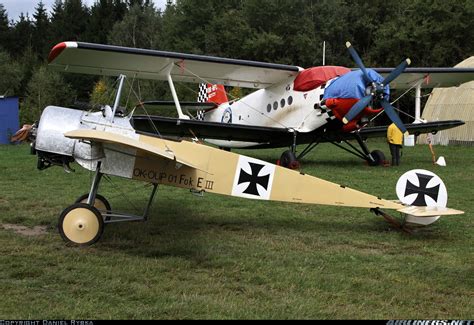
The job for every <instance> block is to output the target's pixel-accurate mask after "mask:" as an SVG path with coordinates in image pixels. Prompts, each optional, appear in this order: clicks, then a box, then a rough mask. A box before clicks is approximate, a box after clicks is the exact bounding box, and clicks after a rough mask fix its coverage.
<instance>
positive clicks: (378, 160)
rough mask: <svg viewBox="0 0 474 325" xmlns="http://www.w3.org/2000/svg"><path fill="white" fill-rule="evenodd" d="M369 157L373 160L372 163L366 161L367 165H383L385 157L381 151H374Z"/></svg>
mask: <svg viewBox="0 0 474 325" xmlns="http://www.w3.org/2000/svg"><path fill="white" fill-rule="evenodd" d="M370 155H371V156H372V158H374V161H371V160H370V159H368V160H367V161H368V163H369V166H380V165H383V163H384V161H385V155H384V153H383V152H382V151H380V150H374V151H372V152H371V153H370Z"/></svg>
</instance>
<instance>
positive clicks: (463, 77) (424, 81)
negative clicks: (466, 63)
mask: <svg viewBox="0 0 474 325" xmlns="http://www.w3.org/2000/svg"><path fill="white" fill-rule="evenodd" d="M374 70H375V71H377V72H378V73H380V74H381V75H382V76H383V77H386V76H388V74H389V73H390V72H391V71H392V70H393V68H375V69H374ZM472 80H474V68H406V69H405V71H404V72H403V73H402V74H401V75H400V76H398V77H397V79H395V80H394V81H392V82H391V83H390V88H391V89H409V88H412V87H413V86H414V85H416V84H417V83H420V85H421V88H438V87H457V86H459V85H461V84H463V83H465V82H468V81H472Z"/></svg>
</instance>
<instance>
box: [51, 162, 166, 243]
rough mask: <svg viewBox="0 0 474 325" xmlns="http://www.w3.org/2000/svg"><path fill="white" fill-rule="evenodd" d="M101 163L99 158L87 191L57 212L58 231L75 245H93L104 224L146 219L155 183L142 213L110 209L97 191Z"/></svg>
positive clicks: (68, 241) (153, 194) (154, 191)
mask: <svg viewBox="0 0 474 325" xmlns="http://www.w3.org/2000/svg"><path fill="white" fill-rule="evenodd" d="M100 165H101V164H100V162H98V163H97V168H96V172H95V176H94V179H93V181H92V185H91V189H90V192H89V193H88V194H84V195H82V196H80V197H79V198H78V199H77V200H76V203H74V204H73V205H71V206H69V207H67V208H66V209H65V210H64V211H63V212H62V213H61V215H60V216H59V222H58V230H59V234H60V235H61V237H62V238H63V239H64V241H65V242H67V243H70V244H73V245H77V246H88V245H92V244H94V243H95V242H97V241H98V240H99V239H100V237H101V236H102V233H103V232H104V227H105V225H106V224H109V223H115V222H124V221H146V220H147V219H148V211H149V209H150V207H151V205H152V203H153V199H154V197H155V194H156V192H157V189H158V184H153V189H152V192H151V195H150V198H149V200H148V204H147V206H146V207H145V210H144V212H143V216H133V215H129V214H123V213H118V212H113V211H112V210H111V207H110V203H109V202H108V201H107V199H106V198H105V197H103V196H102V195H100V194H97V191H98V189H99V184H100V180H101V179H102V173H101V172H100Z"/></svg>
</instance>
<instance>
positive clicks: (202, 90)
mask: <svg viewBox="0 0 474 325" xmlns="http://www.w3.org/2000/svg"><path fill="white" fill-rule="evenodd" d="M197 101H198V102H199V103H214V104H217V105H220V104H222V103H227V102H228V101H229V100H228V99H227V94H226V92H225V88H224V86H223V85H213V84H204V83H202V84H200V85H199V95H198V99H197Z"/></svg>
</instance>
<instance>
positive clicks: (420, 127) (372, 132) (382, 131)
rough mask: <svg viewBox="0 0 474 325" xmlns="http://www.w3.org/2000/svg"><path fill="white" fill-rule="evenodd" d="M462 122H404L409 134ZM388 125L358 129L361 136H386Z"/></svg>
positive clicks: (348, 135)
mask: <svg viewBox="0 0 474 325" xmlns="http://www.w3.org/2000/svg"><path fill="white" fill-rule="evenodd" d="M463 124H464V122H463V121H460V120H447V121H435V122H427V123H418V124H405V127H406V128H407V130H408V132H409V133H410V134H415V135H419V134H425V133H436V132H438V131H442V130H447V129H451V128H454V127H457V126H461V125H463ZM387 128H388V125H385V126H374V127H366V128H363V129H361V130H360V131H359V134H360V135H361V136H362V138H382V137H385V136H387ZM346 136H347V139H351V138H350V133H347V135H346Z"/></svg>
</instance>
